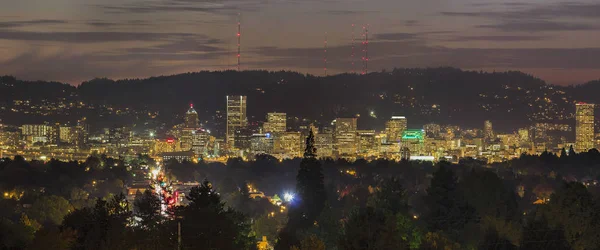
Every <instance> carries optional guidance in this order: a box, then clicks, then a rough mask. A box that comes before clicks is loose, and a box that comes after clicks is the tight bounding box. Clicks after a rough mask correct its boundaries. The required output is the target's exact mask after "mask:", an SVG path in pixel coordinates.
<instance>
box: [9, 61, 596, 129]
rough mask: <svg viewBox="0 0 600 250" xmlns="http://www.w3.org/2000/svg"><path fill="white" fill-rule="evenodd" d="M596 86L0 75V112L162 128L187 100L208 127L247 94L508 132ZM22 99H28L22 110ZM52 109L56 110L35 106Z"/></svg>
mask: <svg viewBox="0 0 600 250" xmlns="http://www.w3.org/2000/svg"><path fill="white" fill-rule="evenodd" d="M598 90H600V82H590V83H587V84H583V85H580V86H575V87H573V86H570V87H563V86H554V85H549V84H546V83H545V82H544V81H542V80H540V79H538V78H535V77H533V76H530V75H527V74H524V73H521V72H495V73H486V72H475V71H463V70H460V69H456V68H427V69H395V70H393V71H389V72H385V71H383V72H373V73H370V74H367V75H354V74H340V75H333V76H328V77H316V76H312V75H303V74H300V73H296V72H283V71H282V72H267V71H243V72H237V71H223V72H208V71H203V72H197V73H185V74H178V75H171V76H160V77H151V78H147V79H124V80H116V81H115V80H110V79H93V80H90V81H87V82H83V83H82V84H81V85H79V86H77V87H75V86H71V85H68V84H61V83H56V82H26V81H21V80H18V79H15V78H13V77H9V76H5V77H2V78H0V104H2V107H3V109H0V115H1V116H0V117H2V118H3V122H5V123H10V124H21V123H25V122H33V121H52V120H53V119H57V120H65V119H66V120H73V119H77V118H79V117H81V116H86V117H88V118H89V119H91V120H92V121H94V122H105V123H106V122H108V123H112V124H121V123H132V122H140V121H145V120H148V117H153V116H154V117H155V119H151V120H154V121H158V122H159V123H166V124H167V125H168V124H172V123H174V122H178V121H179V120H180V119H182V118H181V115H182V114H183V113H184V112H185V109H186V107H187V105H188V104H189V103H190V102H192V103H194V105H195V107H196V109H197V110H198V112H199V114H200V118H201V120H203V121H205V122H208V123H209V124H210V123H213V122H216V120H217V119H218V117H215V112H216V111H217V110H221V111H224V110H225V96H226V95H247V96H248V114H249V117H250V119H251V120H263V119H264V116H265V114H266V113H267V112H272V111H279V112H286V113H288V116H291V117H298V118H300V119H301V118H308V119H313V120H317V121H319V122H322V123H327V122H330V121H331V120H332V119H334V118H335V117H348V116H356V115H357V114H358V115H360V119H359V127H361V126H362V127H373V128H382V127H383V124H384V121H385V120H386V119H388V118H389V117H390V116H391V115H405V116H407V117H408V119H409V127H418V126H421V125H423V124H424V123H427V122H437V123H441V124H457V125H462V126H469V127H482V126H483V125H482V123H483V120H488V119H489V120H492V122H494V126H495V128H497V129H500V130H512V129H515V128H517V127H522V126H526V125H529V124H530V123H532V122H535V121H553V122H564V123H573V121H572V120H573V119H572V118H573V112H574V109H575V108H574V103H575V102H576V101H587V102H595V103H600V97H598V96H597V95H596V94H595V93H598ZM24 101H28V102H29V103H28V105H29V107H30V110H29V112H28V113H25V110H26V109H27V107H26V106H23V104H22V102H24ZM52 106H56V107H63V108H58V109H57V110H50V111H44V112H36V111H39V110H45V109H43V108H40V107H52ZM31 107H37V108H31ZM65 107H66V108H67V109H68V110H67V111H65ZM14 110H17V111H14ZM61 110H62V112H61ZM117 111H118V112H117ZM371 112H373V113H374V116H376V117H374V116H370V114H371Z"/></svg>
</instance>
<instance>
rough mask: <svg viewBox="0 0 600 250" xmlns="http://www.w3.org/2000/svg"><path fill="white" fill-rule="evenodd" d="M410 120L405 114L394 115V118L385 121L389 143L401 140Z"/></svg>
mask: <svg viewBox="0 0 600 250" xmlns="http://www.w3.org/2000/svg"><path fill="white" fill-rule="evenodd" d="M407 124H408V121H407V120H406V117H404V116H392V119H391V120H389V121H387V122H386V123H385V133H386V135H387V142H388V143H396V142H399V141H400V139H401V138H402V132H404V130H406V126H407Z"/></svg>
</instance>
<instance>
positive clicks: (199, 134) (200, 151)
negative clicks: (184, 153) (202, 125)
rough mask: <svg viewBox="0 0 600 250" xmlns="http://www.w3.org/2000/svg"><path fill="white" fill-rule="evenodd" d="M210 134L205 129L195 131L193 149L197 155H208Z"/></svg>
mask: <svg viewBox="0 0 600 250" xmlns="http://www.w3.org/2000/svg"><path fill="white" fill-rule="evenodd" d="M209 137H210V134H209V133H208V131H206V130H205V129H198V130H193V132H192V136H191V139H192V147H191V149H192V150H193V151H194V153H196V155H207V154H208V142H209Z"/></svg>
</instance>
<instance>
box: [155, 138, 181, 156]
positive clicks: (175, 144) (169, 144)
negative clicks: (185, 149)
mask: <svg viewBox="0 0 600 250" xmlns="http://www.w3.org/2000/svg"><path fill="white" fill-rule="evenodd" d="M153 149H154V150H153V151H154V152H153V155H161V154H162V153H168V152H177V151H181V147H180V144H179V141H178V140H177V139H174V138H168V139H156V140H154V146H153Z"/></svg>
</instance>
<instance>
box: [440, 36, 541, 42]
mask: <svg viewBox="0 0 600 250" xmlns="http://www.w3.org/2000/svg"><path fill="white" fill-rule="evenodd" d="M546 38H547V37H545V36H518V35H507V36H457V37H454V38H451V39H449V40H447V41H451V42H467V41H490V42H517V41H541V40H544V39H546Z"/></svg>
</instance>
